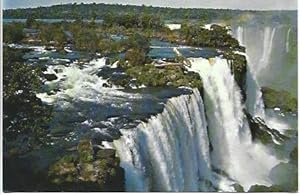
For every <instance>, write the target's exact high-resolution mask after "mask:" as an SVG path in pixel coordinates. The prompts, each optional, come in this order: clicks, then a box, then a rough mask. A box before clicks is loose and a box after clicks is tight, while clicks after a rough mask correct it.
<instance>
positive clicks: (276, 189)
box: [248, 185, 284, 192]
mask: <svg viewBox="0 0 300 195" xmlns="http://www.w3.org/2000/svg"><path fill="white" fill-rule="evenodd" d="M248 192H284V190H282V189H281V188H280V187H279V186H276V185H273V186H270V187H267V186H264V185H253V186H251V188H250V189H249V191H248Z"/></svg>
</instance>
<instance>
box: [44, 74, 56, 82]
mask: <svg viewBox="0 0 300 195" xmlns="http://www.w3.org/2000/svg"><path fill="white" fill-rule="evenodd" d="M43 76H44V78H45V79H47V81H53V80H56V79H57V76H56V75H55V74H43Z"/></svg>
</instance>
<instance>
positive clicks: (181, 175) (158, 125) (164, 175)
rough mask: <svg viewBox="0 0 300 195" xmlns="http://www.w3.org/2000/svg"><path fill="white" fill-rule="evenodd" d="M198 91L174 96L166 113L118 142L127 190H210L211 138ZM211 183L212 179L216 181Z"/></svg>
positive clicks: (130, 131) (151, 119)
mask: <svg viewBox="0 0 300 195" xmlns="http://www.w3.org/2000/svg"><path fill="white" fill-rule="evenodd" d="M204 113H205V112H204V107H203V102H202V99H201V96H200V93H199V91H198V90H194V91H193V94H192V95H182V96H180V97H174V98H171V99H170V100H169V101H168V102H167V104H166V106H165V109H164V111H163V112H162V113H161V114H158V115H157V116H153V117H151V118H150V119H149V121H148V122H147V123H145V122H143V123H141V124H140V125H139V126H138V127H137V128H136V129H134V130H127V131H125V130H123V131H122V134H123V136H122V138H121V139H120V140H117V141H115V142H114V144H115V146H116V149H117V151H118V154H119V156H120V158H121V166H122V167H123V168H124V169H125V174H126V190H127V191H199V190H200V191H208V190H209V187H208V186H207V185H206V184H207V181H209V180H211V171H210V169H211V167H210V157H209V140H208V135H207V129H206V126H207V124H206V120H205V116H204ZM211 182H212V181H211Z"/></svg>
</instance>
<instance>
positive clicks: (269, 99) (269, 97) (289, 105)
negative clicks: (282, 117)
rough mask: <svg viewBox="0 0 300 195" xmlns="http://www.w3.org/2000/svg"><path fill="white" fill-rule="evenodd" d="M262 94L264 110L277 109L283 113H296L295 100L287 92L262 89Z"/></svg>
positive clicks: (296, 103)
mask: <svg viewBox="0 0 300 195" xmlns="http://www.w3.org/2000/svg"><path fill="white" fill-rule="evenodd" d="M262 93H263V100H264V103H265V106H266V108H276V107H279V108H281V110H282V111H284V112H297V107H298V102H297V99H296V98H295V97H293V96H292V95H291V94H290V93H289V92H286V91H276V90H274V89H271V88H268V87H263V88H262Z"/></svg>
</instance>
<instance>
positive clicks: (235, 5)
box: [3, 0, 297, 10]
mask: <svg viewBox="0 0 300 195" xmlns="http://www.w3.org/2000/svg"><path fill="white" fill-rule="evenodd" d="M75 2H77V3H80V2H84V3H92V2H95V3H119V4H133V5H142V4H145V5H152V6H164V7H165V6H167V7H194V8H201V7H202V8H230V9H255V10H262V9H263V10H266V9H267V10H270V9H271V10H274V9H280V10H281V9H293V10H295V9H297V0H60V1H58V0H4V2H3V7H4V9H9V8H27V7H38V6H49V5H54V4H65V3H75Z"/></svg>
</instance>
